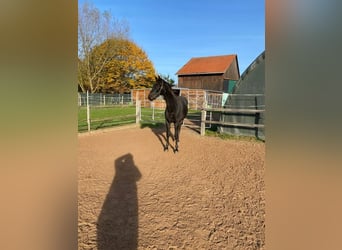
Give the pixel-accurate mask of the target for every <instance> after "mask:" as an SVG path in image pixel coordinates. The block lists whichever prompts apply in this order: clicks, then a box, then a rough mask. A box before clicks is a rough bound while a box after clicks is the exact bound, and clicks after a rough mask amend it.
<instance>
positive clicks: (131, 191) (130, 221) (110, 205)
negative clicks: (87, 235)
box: [97, 153, 141, 250]
mask: <svg viewBox="0 0 342 250" xmlns="http://www.w3.org/2000/svg"><path fill="white" fill-rule="evenodd" d="M114 168H115V176H114V179H113V182H112V184H111V186H110V189H109V191H108V194H107V196H106V199H105V201H104V203H103V206H102V209H101V213H100V215H99V218H98V221H97V249H99V250H113V249H132V250H133V249H137V246H138V226H139V225H138V197H137V185H136V182H137V181H138V180H139V179H140V178H141V173H140V171H139V170H138V168H137V166H135V164H134V160H133V156H132V154H130V153H128V154H125V155H123V156H121V157H119V158H117V159H116V160H115V162H114Z"/></svg>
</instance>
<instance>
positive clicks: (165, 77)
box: [159, 74, 176, 86]
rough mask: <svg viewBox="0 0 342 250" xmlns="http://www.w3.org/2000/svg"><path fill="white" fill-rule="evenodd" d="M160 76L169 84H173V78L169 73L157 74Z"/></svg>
mask: <svg viewBox="0 0 342 250" xmlns="http://www.w3.org/2000/svg"><path fill="white" fill-rule="evenodd" d="M159 75H160V76H161V77H162V78H164V80H165V81H167V82H168V83H170V84H171V86H175V85H176V84H175V80H174V79H173V78H172V77H171V76H170V75H169V74H167V75H163V74H159Z"/></svg>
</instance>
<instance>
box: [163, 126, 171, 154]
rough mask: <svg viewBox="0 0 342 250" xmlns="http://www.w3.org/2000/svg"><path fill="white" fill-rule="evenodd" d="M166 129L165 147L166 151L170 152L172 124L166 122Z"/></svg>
mask: <svg viewBox="0 0 342 250" xmlns="http://www.w3.org/2000/svg"><path fill="white" fill-rule="evenodd" d="M165 127H166V145H165V146H164V151H167V150H169V137H170V123H169V122H168V121H165Z"/></svg>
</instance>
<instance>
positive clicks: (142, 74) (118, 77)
mask: <svg viewBox="0 0 342 250" xmlns="http://www.w3.org/2000/svg"><path fill="white" fill-rule="evenodd" d="M92 57H93V58H94V59H98V58H100V57H102V58H107V59H106V60H103V62H104V63H103V64H99V65H96V66H94V67H95V69H94V70H95V71H99V72H100V73H99V74H98V75H97V76H96V79H94V82H95V83H96V84H97V85H98V86H97V89H98V92H107V93H108V92H109V93H114V92H115V93H124V92H129V91H130V90H131V89H139V88H149V87H151V86H152V85H153V81H154V79H155V69H154V66H153V64H152V62H151V61H150V60H149V58H148V56H147V54H146V53H145V51H143V50H142V49H141V48H140V47H139V46H138V45H136V44H135V43H134V42H133V41H130V40H127V39H110V40H107V41H106V42H104V43H102V44H101V45H100V46H97V47H95V48H94V50H93V52H92ZM94 61H98V60H94Z"/></svg>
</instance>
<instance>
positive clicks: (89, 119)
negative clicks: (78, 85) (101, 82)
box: [87, 90, 90, 132]
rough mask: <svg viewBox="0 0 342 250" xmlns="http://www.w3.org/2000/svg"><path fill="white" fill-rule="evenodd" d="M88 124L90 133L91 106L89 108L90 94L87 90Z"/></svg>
mask: <svg viewBox="0 0 342 250" xmlns="http://www.w3.org/2000/svg"><path fill="white" fill-rule="evenodd" d="M87 124H88V132H89V131H90V106H89V92H88V90H87Z"/></svg>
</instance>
